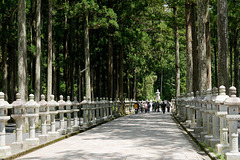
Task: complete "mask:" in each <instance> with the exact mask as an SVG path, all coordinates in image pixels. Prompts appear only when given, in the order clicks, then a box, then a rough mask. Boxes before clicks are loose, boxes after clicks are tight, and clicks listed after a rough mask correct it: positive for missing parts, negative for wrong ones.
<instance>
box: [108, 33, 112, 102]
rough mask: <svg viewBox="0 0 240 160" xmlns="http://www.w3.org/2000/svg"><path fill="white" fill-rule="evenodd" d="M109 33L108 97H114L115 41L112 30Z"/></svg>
mask: <svg viewBox="0 0 240 160" xmlns="http://www.w3.org/2000/svg"><path fill="white" fill-rule="evenodd" d="M108 34H109V35H108V97H109V98H113V42H112V36H111V35H110V34H111V33H110V31H109V33H108Z"/></svg>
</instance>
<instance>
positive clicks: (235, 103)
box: [224, 86, 240, 160]
mask: <svg viewBox="0 0 240 160" xmlns="http://www.w3.org/2000/svg"><path fill="white" fill-rule="evenodd" d="M236 93H237V90H236V88H235V87H233V86H232V87H230V88H229V95H230V97H229V98H227V99H226V100H225V101H224V105H225V106H227V115H226V118H227V120H228V123H229V150H230V151H229V152H227V153H226V154H225V155H226V159H227V160H236V159H240V153H239V150H238V127H237V126H238V120H240V115H239V114H238V113H239V112H238V111H239V106H240V98H238V97H237V96H236Z"/></svg>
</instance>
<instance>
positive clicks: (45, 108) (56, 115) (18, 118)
mask: <svg viewBox="0 0 240 160" xmlns="http://www.w3.org/2000/svg"><path fill="white" fill-rule="evenodd" d="M20 97H21V96H20V94H19V93H18V94H17V95H16V101H14V102H13V103H12V104H9V103H8V102H7V101H5V100H4V93H2V92H0V125H1V127H0V128H1V129H0V158H5V157H9V156H11V155H12V154H16V153H19V152H22V151H24V150H27V149H29V148H32V147H35V146H38V145H40V144H44V143H48V142H50V141H52V140H54V139H57V138H60V137H61V136H65V135H66V134H71V133H73V132H78V131H79V130H81V129H86V128H89V127H92V126H94V125H98V124H100V123H103V122H105V121H108V120H110V119H112V118H114V117H118V116H120V106H121V103H120V101H119V99H115V100H114V101H113V100H112V99H111V98H110V99H108V98H96V99H95V100H94V101H90V100H89V99H88V100H87V99H86V98H84V100H83V101H82V102H78V101H77V98H76V97H74V101H71V100H70V97H69V96H67V100H66V101H64V100H63V99H64V98H63V96H60V97H59V101H58V102H56V101H55V100H54V96H53V95H52V96H51V97H50V101H48V102H47V101H45V96H44V95H42V96H41V101H40V102H38V103H37V102H35V101H34V95H33V94H30V96H29V101H28V102H27V103H24V102H23V101H22V100H21V99H20ZM124 104H125V113H131V112H133V104H134V101H132V100H131V101H125V102H124ZM8 110H12V114H11V115H10V116H8ZM80 112H81V113H82V114H80ZM10 117H12V118H13V120H14V121H15V123H14V124H13V125H15V126H16V127H15V131H14V132H13V133H8V134H7V135H8V136H10V137H11V136H14V135H15V137H16V138H15V141H14V142H13V143H10V141H9V140H8V139H7V138H8V137H7V138H6V124H7V122H8V120H9V119H10ZM47 117H50V119H49V120H47V119H48V118H47ZM37 119H39V120H41V121H39V122H40V123H41V124H40V128H37V129H36V127H35V126H36V125H38V122H37V121H36V120H37ZM48 121H49V124H48V123H47V122H48ZM26 122H27V123H26ZM36 122H37V123H36ZM7 126H8V125H7ZM23 127H24V128H23ZM26 133H27V134H28V135H29V136H28V138H27V139H26V138H25V139H24V137H26V135H25V134H26ZM11 139H14V138H11ZM6 142H7V143H6Z"/></svg>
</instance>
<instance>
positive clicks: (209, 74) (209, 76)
mask: <svg viewBox="0 0 240 160" xmlns="http://www.w3.org/2000/svg"><path fill="white" fill-rule="evenodd" d="M205 7H206V14H207V19H206V22H205V27H206V53H207V89H212V71H211V40H210V36H211V33H210V13H209V0H207V1H206V6H205Z"/></svg>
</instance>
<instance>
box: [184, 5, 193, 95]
mask: <svg viewBox="0 0 240 160" xmlns="http://www.w3.org/2000/svg"><path fill="white" fill-rule="evenodd" d="M191 11H192V10H191V3H190V2H189V0H185V20H186V42H187V47H186V49H187V53H186V57H187V67H186V69H187V76H186V91H187V93H191V92H192V91H193V50H192V40H193V38H192V21H191V19H192V15H193V14H194V13H192V12H191Z"/></svg>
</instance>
